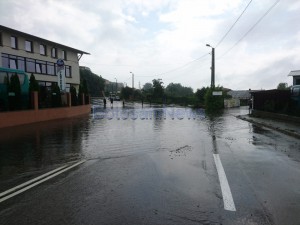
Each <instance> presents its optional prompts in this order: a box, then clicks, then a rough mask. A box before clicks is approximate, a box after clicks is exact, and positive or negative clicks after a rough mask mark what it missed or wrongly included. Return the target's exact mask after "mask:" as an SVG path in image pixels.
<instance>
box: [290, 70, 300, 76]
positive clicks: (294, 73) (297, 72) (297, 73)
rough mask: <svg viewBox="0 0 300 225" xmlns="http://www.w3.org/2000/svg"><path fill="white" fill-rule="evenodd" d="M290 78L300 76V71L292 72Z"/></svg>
mask: <svg viewBox="0 0 300 225" xmlns="http://www.w3.org/2000/svg"><path fill="white" fill-rule="evenodd" d="M288 76H300V70H292V71H291V72H290V73H289V74H288Z"/></svg>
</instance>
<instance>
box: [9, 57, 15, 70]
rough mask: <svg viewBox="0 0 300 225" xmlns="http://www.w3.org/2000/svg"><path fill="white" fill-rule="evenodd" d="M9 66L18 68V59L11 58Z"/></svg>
mask: <svg viewBox="0 0 300 225" xmlns="http://www.w3.org/2000/svg"><path fill="white" fill-rule="evenodd" d="M9 68H11V69H17V59H9Z"/></svg>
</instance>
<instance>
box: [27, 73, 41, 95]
mask: <svg viewBox="0 0 300 225" xmlns="http://www.w3.org/2000/svg"><path fill="white" fill-rule="evenodd" d="M33 91H39V84H38V82H37V81H36V79H35V76H34V74H33V73H32V74H31V75H30V79H29V93H31V92H33Z"/></svg>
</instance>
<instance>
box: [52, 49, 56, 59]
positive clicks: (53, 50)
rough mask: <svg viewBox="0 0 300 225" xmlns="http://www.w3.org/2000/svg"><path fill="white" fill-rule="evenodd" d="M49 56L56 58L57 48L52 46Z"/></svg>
mask: <svg viewBox="0 0 300 225" xmlns="http://www.w3.org/2000/svg"><path fill="white" fill-rule="evenodd" d="M51 57H52V58H57V48H52V49H51Z"/></svg>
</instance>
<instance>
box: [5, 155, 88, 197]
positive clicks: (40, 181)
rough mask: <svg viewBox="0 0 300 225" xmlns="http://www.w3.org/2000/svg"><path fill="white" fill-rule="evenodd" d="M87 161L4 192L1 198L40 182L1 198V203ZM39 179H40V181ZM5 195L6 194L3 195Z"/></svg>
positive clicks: (61, 168)
mask: <svg viewBox="0 0 300 225" xmlns="http://www.w3.org/2000/svg"><path fill="white" fill-rule="evenodd" d="M85 161H86V160H82V161H79V162H77V163H75V164H73V165H71V166H69V167H67V168H65V167H66V166H62V167H59V168H57V169H55V170H53V171H50V172H48V173H46V174H44V175H42V176H40V177H37V178H35V179H32V180H30V181H27V182H25V183H23V184H21V185H18V186H16V187H14V188H12V189H9V190H7V191H5V192H2V193H1V196H3V195H6V194H8V193H11V192H12V191H14V190H17V189H19V188H20V186H22V187H24V186H26V185H28V184H30V183H32V182H34V181H36V180H38V181H37V182H35V183H33V184H31V185H28V186H26V187H24V188H22V189H20V190H18V191H16V192H13V193H12V194H10V195H7V196H5V197H3V198H0V202H4V201H5V200H7V199H10V198H12V197H14V196H16V195H18V194H21V193H23V192H24V191H27V190H29V189H31V188H33V187H35V186H37V185H39V184H41V183H43V182H45V181H47V180H49V179H51V178H53V177H56V176H58V175H59V174H61V173H64V172H66V171H68V170H70V169H72V168H74V167H76V166H78V165H80V164H82V163H84V162H85ZM63 168H64V169H63ZM56 171H58V172H56ZM53 172H54V174H53ZM55 172H56V173H55ZM50 174H52V175H50ZM48 175H50V176H48ZM41 177H46V178H44V179H42V180H40V179H41ZM38 178H39V179H38ZM3 193H5V194H3Z"/></svg>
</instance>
